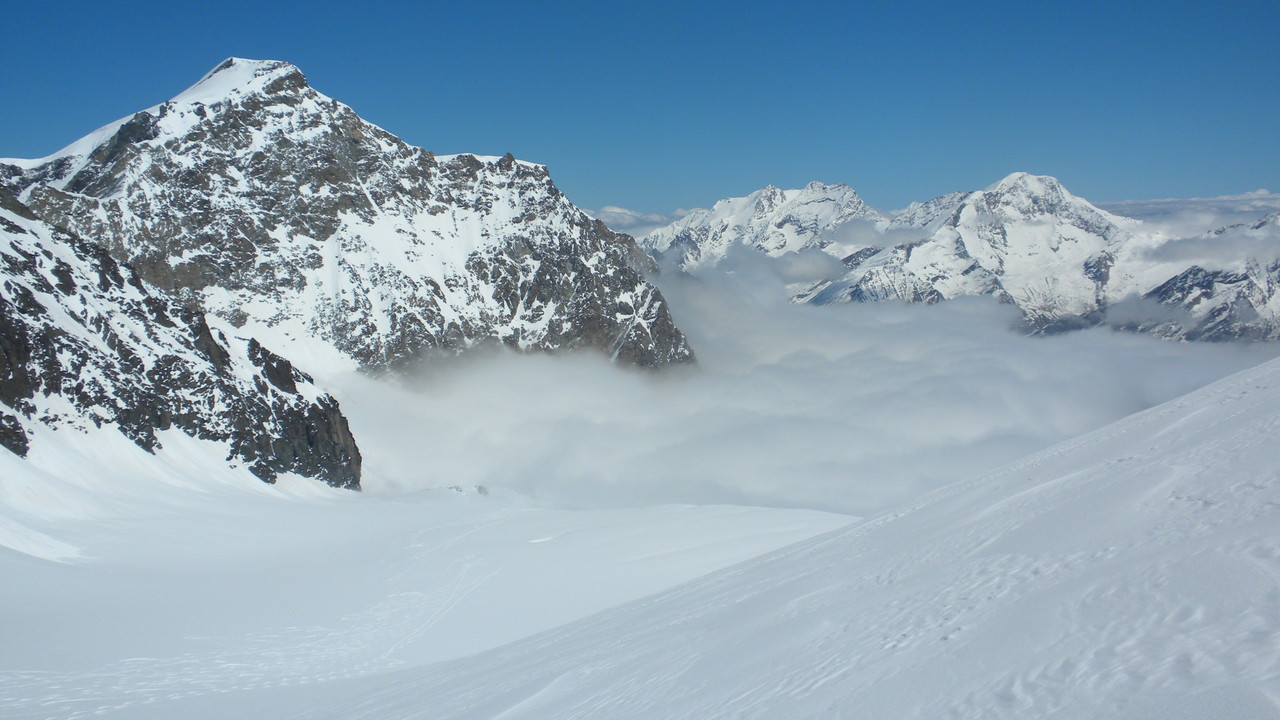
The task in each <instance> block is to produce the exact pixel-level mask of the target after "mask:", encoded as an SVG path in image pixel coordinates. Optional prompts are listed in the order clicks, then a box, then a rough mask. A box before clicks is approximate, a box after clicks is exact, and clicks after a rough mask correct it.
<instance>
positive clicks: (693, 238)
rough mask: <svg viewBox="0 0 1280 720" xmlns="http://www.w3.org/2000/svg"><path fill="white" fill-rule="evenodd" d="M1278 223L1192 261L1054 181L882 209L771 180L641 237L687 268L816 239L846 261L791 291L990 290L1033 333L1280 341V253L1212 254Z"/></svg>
mask: <svg viewBox="0 0 1280 720" xmlns="http://www.w3.org/2000/svg"><path fill="white" fill-rule="evenodd" d="M854 199H856V202H855V201H854ZM802 218H803V219H802ZM855 221H862V222H861V224H859V223H857V222H855ZM1277 227H1280V226H1277V224H1276V222H1275V219H1274V218H1273V217H1264V218H1261V219H1259V220H1257V221H1255V222H1253V223H1246V224H1242V225H1238V226H1233V227H1229V228H1222V229H1220V230H1216V231H1214V232H1213V233H1209V234H1207V235H1206V236H1205V237H1204V238H1200V239H1193V242H1192V243H1191V244H1192V245H1197V244H1198V245H1199V246H1202V247H1205V248H1210V246H1211V244H1212V243H1214V242H1217V243H1218V245H1217V249H1212V248H1211V249H1210V252H1209V253H1208V255H1210V256H1214V257H1217V258H1218V259H1217V260H1215V261H1213V262H1212V263H1211V265H1212V267H1202V266H1201V265H1199V264H1191V263H1190V262H1188V261H1185V260H1183V259H1182V257H1183V256H1184V255H1186V254H1187V253H1186V251H1185V250H1184V249H1180V247H1179V241H1180V240H1181V239H1179V238H1169V237H1165V236H1162V235H1161V234H1160V233H1158V232H1155V231H1152V230H1149V229H1147V228H1144V227H1143V225H1142V223H1141V222H1139V221H1137V220H1133V219H1130V218H1125V217H1120V216H1117V215H1112V214H1111V213H1108V212H1106V211H1105V210H1102V209H1100V208H1098V207H1096V206H1094V205H1093V204H1092V203H1090V202H1089V201H1087V200H1085V199H1083V198H1080V197H1077V196H1075V195H1073V194H1071V192H1070V191H1068V190H1067V189H1066V188H1065V187H1063V185H1062V183H1061V182H1059V181H1058V180H1057V179H1056V178H1053V177H1050V176H1047V175H1033V174H1031V173H1026V172H1015V173H1012V174H1011V175H1009V176H1007V177H1005V178H1003V179H1001V180H1000V181H998V182H996V183H993V184H991V185H990V186H988V187H987V188H985V189H983V190H978V191H974V192H956V193H950V194H947V195H943V196H941V197H937V198H934V199H933V200H929V201H927V202H917V203H912V204H911V205H910V206H908V207H907V208H906V209H905V210H903V211H902V212H900V213H898V214H897V215H895V216H894V217H892V218H887V217H884V216H880V215H878V214H877V213H876V212H875V211H873V210H870V209H869V208H867V207H866V206H865V205H864V204H862V201H861V199H860V198H857V196H856V193H853V191H852V190H850V189H848V188H847V187H845V186H843V185H824V184H822V183H811V184H810V185H809V186H808V187H806V188H805V189H804V190H787V191H781V190H778V189H777V188H774V187H772V186H769V187H766V188H764V189H762V190H759V191H757V192H755V193H752V194H751V195H749V196H747V197H745V198H728V199H726V200H721V201H720V202H718V203H716V205H715V207H714V208H713V209H712V210H709V211H708V210H704V211H701V212H700V213H694V214H690V215H689V216H687V217H685V218H683V219H681V220H680V221H678V222H676V223H673V224H671V225H668V226H667V227H665V228H659V229H657V230H654V231H653V232H651V233H650V234H649V235H647V236H645V237H644V238H642V239H641V241H640V242H641V244H642V245H643V246H644V247H646V248H648V249H649V250H650V252H652V253H653V254H654V255H655V256H656V257H658V258H660V259H669V260H671V261H674V262H675V263H676V264H677V265H679V266H680V267H682V268H685V269H693V268H697V267H705V266H709V265H714V264H715V263H717V262H719V261H720V260H721V259H723V258H724V256H725V254H726V252H727V249H728V248H730V247H733V246H735V245H742V246H746V247H752V248H755V249H756V250H758V251H760V252H762V253H764V254H765V255H768V256H771V257H779V256H781V255H784V254H786V253H789V252H795V251H799V250H807V249H811V248H816V249H820V250H822V251H824V252H826V253H828V254H830V255H832V256H834V257H837V258H839V259H840V260H841V262H842V263H843V265H844V267H845V270H844V272H843V273H842V274H840V275H839V276H837V277H828V278H826V279H823V280H821V281H818V282H814V283H812V284H810V285H809V286H807V287H802V288H798V292H797V293H796V295H795V298H794V299H795V300H796V301H797V302H810V303H815V304H828V303H844V302H873V301H880V300H899V301H905V302H911V303H934V302H939V301H942V300H947V299H951V298H956V297H963V296H971V295H991V296H994V297H996V298H999V299H1000V300H1001V301H1003V302H1007V303H1010V304H1013V305H1016V306H1017V307H1018V308H1019V309H1020V310H1021V311H1022V313H1023V316H1024V317H1025V320H1026V326H1027V327H1028V328H1029V329H1031V330H1033V331H1038V332H1045V331H1056V330H1065V329H1070V328H1077V327H1084V326H1089V325H1096V324H1099V323H1103V322H1105V323H1108V324H1110V325H1113V326H1115V327H1120V328H1126V329H1134V330H1140V331H1143V332H1148V333H1151V334H1155V335H1158V336H1161V337H1168V338H1175V339H1198V340H1229V339H1236V338H1280V258H1278V257H1275V256H1274V252H1272V253H1271V255H1269V256H1267V255H1264V256H1261V257H1254V256H1249V257H1243V258H1236V259H1227V258H1226V257H1225V255H1224V254H1223V253H1222V252H1220V250H1221V248H1222V246H1223V242H1222V241H1223V240H1234V241H1235V242H1236V243H1237V244H1241V243H1245V242H1247V243H1252V246H1251V247H1254V248H1262V247H1263V245H1264V244H1265V243H1264V240H1266V239H1267V238H1273V237H1275V233H1276V232H1277V231H1276V228H1277ZM1264 236H1265V237H1264ZM796 290H797V288H794V287H793V288H792V291H793V292H795V291H796ZM1161 306H1164V307H1161Z"/></svg>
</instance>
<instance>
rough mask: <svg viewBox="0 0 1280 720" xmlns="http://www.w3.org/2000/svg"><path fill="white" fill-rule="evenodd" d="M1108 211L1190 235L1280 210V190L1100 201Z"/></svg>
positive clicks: (1158, 228) (1178, 234) (1164, 230)
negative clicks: (1112, 201) (1278, 191)
mask: <svg viewBox="0 0 1280 720" xmlns="http://www.w3.org/2000/svg"><path fill="white" fill-rule="evenodd" d="M1097 205H1098V207H1100V208H1102V209H1103V210H1106V211H1107V212H1111V213H1115V214H1117V215H1123V216H1125V217H1131V218H1135V219H1137V220H1141V221H1142V222H1143V224H1144V225H1145V226H1146V228H1147V229H1149V230H1152V231H1155V232H1160V233H1162V234H1164V235H1165V236H1167V237H1175V238H1187V237H1194V236H1197V235H1202V234H1204V233H1207V232H1210V231H1213V230H1217V229H1218V228H1223V227H1227V226H1229V225H1235V224H1237V223H1247V222H1250V221H1253V220H1257V219H1258V218H1260V217H1262V216H1263V215H1266V214H1268V213H1272V212H1275V211H1276V210H1280V193H1273V192H1268V191H1267V190H1255V191H1253V192H1249V193H1242V194H1240V195H1223V196H1220V197H1211V198H1166V199H1160V200H1127V201H1124V202H1114V203H1097Z"/></svg>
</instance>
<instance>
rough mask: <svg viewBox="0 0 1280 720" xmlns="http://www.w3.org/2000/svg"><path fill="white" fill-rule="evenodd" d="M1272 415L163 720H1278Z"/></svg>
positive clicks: (1144, 420) (1228, 398) (1110, 431)
mask: <svg viewBox="0 0 1280 720" xmlns="http://www.w3.org/2000/svg"><path fill="white" fill-rule="evenodd" d="M1277 408H1280V361H1273V362H1270V363H1268V364H1266V365H1263V366H1260V367H1258V368H1256V369H1253V370H1249V371H1245V372H1242V373H1239V374H1237V375H1234V376H1232V377H1230V378H1228V379H1226V380H1223V381H1220V382H1218V383H1216V384H1214V385H1211V386H1209V387H1208V388H1206V389H1203V390H1201V391H1197V392H1195V393H1192V394H1190V395H1188V396H1185V397H1183V398H1181V399H1178V400H1175V401H1173V402H1170V403H1166V404H1164V405H1161V406H1159V407H1156V408H1154V409H1152V410H1149V411H1146V412H1144V413H1140V414H1138V415H1135V416H1133V417H1130V418H1127V419H1125V420H1122V421H1120V422H1118V423H1115V424H1113V425H1111V426H1108V427H1106V428H1104V429H1102V430H1099V431H1097V432H1094V433H1091V434H1089V435H1086V436H1083V437H1081V438H1079V439H1077V440H1074V441H1070V442H1067V443H1064V444H1061V445H1058V446H1056V447H1054V448H1053V449H1051V450H1048V451H1046V452H1042V453H1039V454H1036V455H1034V456H1032V457H1030V458H1028V459H1026V460H1024V461H1022V462H1019V463H1016V464H1014V465H1011V466H1008V467H1006V468H1004V469H1002V470H1000V471H998V472H995V473H993V474H990V475H988V476H986V477H983V478H981V479H978V480H975V481H971V482H965V483H961V484H957V485H954V486H951V487H949V488H946V489H944V490H942V491H939V492H936V493H933V494H931V495H929V496H927V497H926V498H924V499H923V500H921V501H919V502H917V503H915V504H913V505H910V506H907V507H903V508H901V509H900V510H898V511H896V512H892V513H889V514H887V515H884V516H882V517H878V518H876V519H873V520H870V521H868V522H865V523H862V524H859V525H856V526H853V527H852V528H850V529H847V530H841V531H836V532H834V533H832V534H829V535H827V536H824V537H820V538H817V539H813V540H810V541H807V542H803V543H800V544H797V545H795V546H792V547H789V548H786V549H784V550H780V551H778V552H776V553H773V554H771V555H769V556H766V557H763V558H761V559H757V560H754V561H750V562H748V563H745V564H742V565H739V566H737V567H734V568H731V569H728V570H725V571H723V572H720V573H717V574H715V575H712V576H709V577H707V578H704V579H701V580H698V581H695V582H693V583H690V584H687V585H685V586H683V587H680V588H677V589H674V590H672V591H669V592H666V593H663V594H661V595H658V596H655V597H652V598H648V599H645V600H641V601H637V602H634V603H630V604H628V605H625V606H622V607H619V608H616V609H613V610H610V611H608V612H606V613H602V614H600V615H597V616H594V617H591V618H588V619H585V620H581V621H578V622H575V623H573V624H570V625H567V626H565V627H562V628H559V629H557V630H554V631H552V632H549V633H545V634H543V635H540V636H537V637H533V638H529V639H526V640H523V641H521V642H518V643H514V644H512V645H508V646H506V647H503V648H500V649H497V650H493V651H490V652H486V653H482V654H478V655H475V656H472V657H468V658H465V659H462V660H456V661H450V662H444V663H441V664H437V665H434V666H430V667H425V668H415V669H408V670H404V671H400V672H398V673H396V674H392V675H388V676H386V677H381V678H375V679H365V680H359V681H350V682H340V683H333V684H328V685H321V686H317V687H313V688H307V689H305V690H296V691H273V692H261V693H257V694H250V695H243V696H239V695H234V694H229V695H225V696H220V697H216V698H213V697H209V698H205V699H203V701H202V702H201V703H200V704H198V705H185V704H181V703H176V704H173V705H170V706H167V707H166V708H165V709H167V710H168V711H169V713H170V716H176V715H183V716H187V717H190V716H202V715H207V716H209V717H214V716H218V714H219V713H228V712H230V711H231V709H232V708H234V709H236V711H237V712H238V714H240V715H242V716H243V715H246V714H248V715H256V716H258V717H307V718H343V719H344V720H350V719H352V718H378V719H379V720H391V719H393V718H497V717H501V718H504V720H511V719H513V718H611V719H616V718H699V719H704V718H728V717H733V718H755V717H760V718H911V717H921V718H944V717H955V718H1000V717H1008V718H1044V717H1053V718H1251V719H1254V720H1257V719H1261V718H1280V484H1277V474H1278V473H1280V470H1278V469H1277V468H1278V467H1280V465H1278V464H1277V460H1278V459H1280V452H1278V451H1277V450H1276V446H1275V438H1276V435H1277V431H1278V430H1280V410H1277ZM188 711H192V712H190V713H188ZM162 715H163V713H158V714H157V715H156V716H162Z"/></svg>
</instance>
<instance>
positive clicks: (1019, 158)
mask: <svg viewBox="0 0 1280 720" xmlns="http://www.w3.org/2000/svg"><path fill="white" fill-rule="evenodd" d="M4 22H5V26H6V28H5V33H4V42H3V43H0V60H2V61H3V68H4V72H3V73H0V98H3V112H0V157H4V156H8V157H15V156H16V157H37V156H41V155H45V154H48V153H50V152H52V151H54V150H56V149H58V148H59V147H61V146H63V145H65V144H67V143H69V142H70V141H72V140H74V139H76V138H78V137H80V136H81V135H84V134H85V133H87V132H89V131H91V130H93V129H94V128H96V127H98V126H100V125H102V124H105V123H107V122H109V121H111V120H114V119H115V118H117V117H121V116H124V115H127V114H130V113H132V112H134V111H136V110H139V109H142V108H144V107H147V106H149V105H152V104H155V103H157V102H160V101H162V100H165V99H167V98H169V97H171V96H173V95H176V94H177V93H178V92H180V91H181V90H183V89H184V88H185V87H186V86H188V85H190V84H191V83H193V82H194V81H195V80H196V79H198V78H199V77H200V76H201V75H202V74H203V73H204V72H206V71H207V70H209V69H210V68H211V67H213V66H214V65H215V64H216V63H217V62H219V61H220V60H222V59H223V58H224V57H227V56H231V55H236V56H241V57H250V58H274V59H282V60H289V61H291V62H293V63H295V64H297V65H298V66H299V67H301V68H302V70H303V72H305V73H306V74H307V77H308V79H309V80H310V81H311V84H312V85H313V86H314V87H315V88H316V89H318V90H320V91H321V92H324V93H326V94H328V95H331V96H333V97H335V98H337V99H339V100H342V101H344V102H346V103H347V104H349V105H351V106H352V107H354V108H355V110H356V111H357V112H359V113H360V114H361V115H362V116H363V117H365V118H366V119H368V120H370V121H372V122H375V123H377V124H379V125H381V126H383V127H385V128H387V129H388V130H390V131H392V132H394V133H396V134H398V135H400V136H401V137H403V138H404V139H406V140H408V141H409V142H412V143H414V144H417V145H421V146H423V147H426V148H428V149H431V150H434V151H436V152H439V153H452V152H476V153H485V154H501V153H505V152H512V153H514V154H515V155H516V156H518V157H520V158H523V159H528V160H532V161H536V162H542V163H546V164H548V165H549V166H550V167H551V171H552V174H553V177H554V178H555V179H556V181H557V183H558V184H559V185H560V187H561V188H562V189H563V190H565V192H566V193H568V195H569V196H570V198H571V199H573V200H574V201H575V202H577V203H578V204H579V205H581V206H583V207H587V208H598V207H600V206H602V205H620V206H624V207H629V208H632V209H637V210H641V211H645V212H663V213H665V212H670V211H671V210H673V209H675V208H677V207H690V206H706V205H709V204H710V203H712V202H714V201H715V200H716V199H718V198H720V197H725V196H730V195H741V194H745V193H747V192H750V191H751V190H754V189H756V188H758V187H761V186H763V185H765V184H767V183H773V184H775V185H780V186H784V187H790V186H799V185H802V184H804V183H806V182H808V181H810V180H815V179H816V180H823V181H827V182H844V183H848V184H850V185H852V186H854V187H855V188H856V189H858V190H859V192H860V193H861V194H862V195H863V196H864V197H865V198H866V199H867V200H868V201H869V202H871V203H872V204H874V205H877V206H880V207H882V208H885V209H893V208H897V207H901V206H902V205H905V204H906V203H907V202H909V201H911V200H915V199H928V198H930V197H933V196H935V195H939V194H942V193H945V192H949V191H953V190H970V189H976V188H979V187H982V186H985V185H987V184H989V183H991V182H994V181H995V180H997V179H999V178H1001V177H1003V176H1004V175H1006V174H1007V173H1009V172H1011V171H1014V170H1027V171H1031V172H1035V173H1043V174H1050V175H1056V176H1058V177H1059V178H1061V179H1062V181H1063V182H1064V183H1065V184H1066V185H1067V187H1068V188H1071V189H1072V190H1073V191H1074V192H1076V193H1077V194H1079V195H1082V196H1084V197H1087V198H1090V199H1092V200H1097V201H1107V200H1121V199H1131V198H1151V197H1167V196H1193V195H1202V196H1203V195H1220V194H1230V193H1238V192H1244V191H1248V190H1254V189H1257V188H1259V187H1267V188H1269V189H1271V190H1275V191H1280V49H1278V48H1277V37H1280V5H1278V4H1277V3H1276V2H1274V1H1272V2H1236V3H1232V2H1219V3H1184V2H1160V3H1153V2H1123V3H1111V2H1107V3H1094V2H1073V3H1057V2H1055V3H1037V2H1014V3H1002V2H986V3H954V4H953V3H906V2H898V3H884V4H874V5H873V4H863V3H855V2H844V3H783V2H769V3H742V2H740V3H733V4H726V3H699V2H693V1H686V2H657V1H655V2H617V1H614V0H597V1H596V2H519V3H517V2H488V3H486V2H470V3H463V2H450V3H431V2H426V3H404V4H398V3H382V4H377V3H375V4H373V5H371V6H363V5H361V4H359V3H351V2H341V3H336V2H324V1H322V0H315V1H312V2H305V3H304V2H272V3H244V2H235V1H224V2H217V3H212V2H210V3H204V2H201V3H182V2H172V0H170V1H169V2H131V3H96V2H95V3H66V2H56V1H55V2H45V3H34V2H22V3H11V4H9V6H8V7H7V9H6V12H5V18H4Z"/></svg>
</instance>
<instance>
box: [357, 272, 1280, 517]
mask: <svg viewBox="0 0 1280 720" xmlns="http://www.w3.org/2000/svg"><path fill="white" fill-rule="evenodd" d="M723 270H724V269H723V268H722V269H721V270H720V271H714V272H708V273H706V274H705V275H704V276H702V277H691V276H679V277H678V276H675V275H673V274H668V275H666V276H664V277H663V278H662V279H661V280H660V283H661V284H662V285H663V290H664V293H665V294H666V295H667V297H668V299H669V300H670V301H671V304H672V308H673V313H674V314H675V318H676V321H677V322H678V323H679V324H680V325H681V327H683V328H684V329H685V330H686V332H687V333H688V334H689V337H690V340H691V342H692V343H693V346H694V348H695V350H696V351H697V353H698V357H699V365H698V367H697V368H696V369H691V370H685V371H669V372H665V373H658V374H653V373H648V372H643V371H636V370H629V369H625V368H620V367H618V366H615V365H610V364H608V363H607V362H605V361H604V360H603V359H601V358H598V357H596V356H593V355H580V356H521V357H517V356H511V355H505V354H500V355H487V356H483V357H471V358H464V359H461V360H456V361H450V362H444V363H439V362H437V363H434V364H433V365H431V366H430V367H427V368H424V369H423V372H422V373H421V375H420V376H419V377H418V378H417V379H416V380H415V383H414V385H413V388H412V389H404V388H396V387H392V386H391V385H388V384H383V383H378V382H375V381H371V380H368V379H364V378H358V377H345V378H338V379H337V380H338V382H339V383H340V385H342V386H343V392H342V398H343V400H342V402H343V407H344V409H345V410H346V412H347V414H348V415H349V416H350V417H351V418H352V427H353V430H354V431H355V432H356V433H357V436H358V437H359V438H360V442H361V447H362V449H363V450H364V455H365V467H366V478H365V483H364V484H365V487H366V489H367V491H368V492H370V493H375V494H376V493H398V492H402V491H408V490H413V489H417V488H426V487H438V486H442V485H477V484H484V485H490V486H502V487H509V488H512V489H515V490H518V491H521V492H525V493H528V494H531V495H534V496H536V497H538V498H539V499H542V500H545V501H549V502H552V503H556V504H562V505H565V506H571V507H590V506H617V505H641V504H654V503H673V502H676V503H750V504H765V505H774V506H804V507H814V508H822V509H832V510H840V511H845V512H852V513H856V514H865V513H870V512H873V511H875V510H878V509H883V508H885V507H887V506H891V505H893V504H896V503H900V502H903V501H905V500H907V499H909V498H911V497H914V496H917V495H918V494H919V493H920V492H921V491H925V490H929V489H933V488H936V487H940V486H942V485H944V484H947V483H950V482H952V481H955V480H960V479H963V478H966V477H968V476H971V475H974V474H977V473H979V472H982V471H985V470H988V469H991V468H993V467H994V466H997V465H999V464H1002V463H1005V462H1009V461H1012V460H1014V459H1017V458H1019V457H1021V456H1023V455H1025V454H1027V453H1030V452H1033V451H1035V450H1038V449H1040V448H1043V447H1046V446H1048V445H1049V444H1051V443H1053V442H1056V441H1058V440H1062V439H1065V438H1068V437H1071V436H1074V435H1077V434H1080V433H1083V432H1086V431H1088V430H1091V429H1094V428H1097V427H1099V426H1101V425H1104V424H1106V423H1108V422H1110V421H1112V420H1115V419H1118V418H1120V417H1123V416H1124V415H1127V414H1130V413H1133V412H1136V411H1139V410H1142V409H1144V408H1147V407H1150V406H1152V405H1154V404H1156V403H1158V402H1161V401H1163V400H1167V399H1170V398H1172V397H1175V396H1177V395H1179V394H1182V393H1184V392H1187V391H1189V390H1191V389H1194V388H1196V387H1199V386H1201V385H1204V384H1206V383H1207V382H1210V381H1212V380H1213V379H1216V378H1218V377H1221V376H1223V375H1226V374H1228V373H1230V372H1233V371H1235V370H1237V369H1241V368H1244V367H1247V366H1250V365H1253V364H1256V363H1258V362H1261V361H1262V360H1264V359H1266V358H1269V357H1273V356H1274V355H1276V354H1277V352H1278V351H1277V349H1276V348H1274V347H1273V346H1268V345H1252V346H1249V345H1228V344H1189V343H1168V342H1162V341H1158V340H1154V339H1151V338H1147V337H1142V336H1137V335H1130V334H1124V333H1116V332H1112V331H1110V330H1106V329H1097V330H1090V331H1084V332H1076V333H1069V334H1065V335H1060V336H1055V337H1048V338H1032V337H1026V336H1023V335H1020V334H1018V333H1016V332H1014V331H1012V330H1011V329H1010V328H1011V327H1012V326H1013V325H1014V324H1015V323H1016V321H1017V319H1018V317H1017V315H1016V312H1015V311H1014V310H1013V309H1012V308H1009V307H1008V306H1001V305H999V304H997V303H995V302H994V301H992V300H990V299H989V298H973V299H968V300H955V301H950V302H947V303H943V304H941V305H937V306H904V305H899V304H893V303H880V304H866V305H864V304H851V305H840V306H829V307H815V306H808V305H794V304H791V303H789V302H787V301H786V300H785V297H786V293H785V291H784V289H783V288H784V282H785V281H788V280H794V278H791V277H789V276H788V277H785V278H784V277H781V276H780V273H779V271H777V270H776V265H773V264H770V263H768V262H764V261H761V262H760V263H754V264H753V263H752V262H750V261H747V262H742V263H738V264H735V265H734V266H733V267H732V268H731V269H730V271H729V272H724V271H723Z"/></svg>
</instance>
